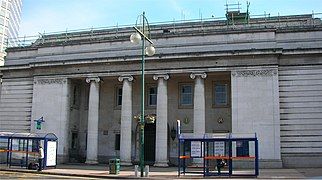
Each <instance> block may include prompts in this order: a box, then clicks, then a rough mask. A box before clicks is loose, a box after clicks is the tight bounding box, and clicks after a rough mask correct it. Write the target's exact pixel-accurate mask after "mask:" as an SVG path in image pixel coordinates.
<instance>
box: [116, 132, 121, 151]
mask: <svg viewBox="0 0 322 180" xmlns="http://www.w3.org/2000/svg"><path fill="white" fill-rule="evenodd" d="M120 144H121V135H120V134H115V150H120Z"/></svg>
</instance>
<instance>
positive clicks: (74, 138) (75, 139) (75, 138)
mask: <svg viewBox="0 0 322 180" xmlns="http://www.w3.org/2000/svg"><path fill="white" fill-rule="evenodd" d="M77 138H78V134H77V132H72V149H76V147H77V146H76V144H77Z"/></svg>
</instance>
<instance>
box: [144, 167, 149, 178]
mask: <svg viewBox="0 0 322 180" xmlns="http://www.w3.org/2000/svg"><path fill="white" fill-rule="evenodd" d="M149 171H150V167H149V165H145V166H144V173H145V177H149Z"/></svg>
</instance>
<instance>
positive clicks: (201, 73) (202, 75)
mask: <svg viewBox="0 0 322 180" xmlns="http://www.w3.org/2000/svg"><path fill="white" fill-rule="evenodd" d="M198 76H200V77H201V78H202V79H205V78H206V77H207V74H206V73H205V72H198V73H191V74H190V78H191V79H195V78H196V77H198Z"/></svg>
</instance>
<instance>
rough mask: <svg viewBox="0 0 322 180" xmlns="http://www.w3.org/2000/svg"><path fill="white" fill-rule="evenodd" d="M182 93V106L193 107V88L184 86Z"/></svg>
mask: <svg viewBox="0 0 322 180" xmlns="http://www.w3.org/2000/svg"><path fill="white" fill-rule="evenodd" d="M180 92H181V94H180V105H192V86H191V85H183V86H181V90H180Z"/></svg>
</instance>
